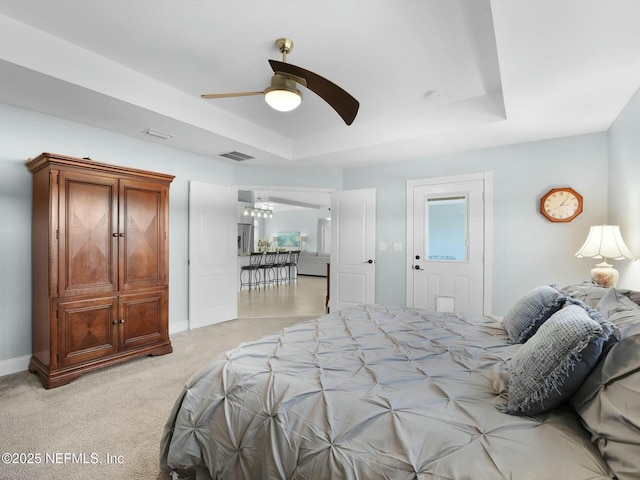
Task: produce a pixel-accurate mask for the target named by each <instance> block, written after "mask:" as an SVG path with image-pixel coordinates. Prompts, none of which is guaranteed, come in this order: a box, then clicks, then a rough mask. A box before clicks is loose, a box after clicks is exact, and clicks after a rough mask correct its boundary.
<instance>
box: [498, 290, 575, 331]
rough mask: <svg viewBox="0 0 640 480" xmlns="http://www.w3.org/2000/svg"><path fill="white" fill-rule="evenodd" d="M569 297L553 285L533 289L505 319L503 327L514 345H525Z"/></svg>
mask: <svg viewBox="0 0 640 480" xmlns="http://www.w3.org/2000/svg"><path fill="white" fill-rule="evenodd" d="M566 299H567V296H566V295H565V294H564V293H563V292H562V291H560V290H558V289H557V288H555V286H553V285H544V286H542V287H538V288H535V289H533V290H532V291H531V292H529V293H528V294H526V295H525V296H524V297H522V298H521V299H520V300H518V302H517V303H516V304H515V305H514V306H513V307H512V308H511V310H509V313H507V315H506V316H505V317H504V319H503V321H502V325H503V326H504V329H505V330H506V331H507V333H508V334H509V340H511V342H512V343H524V342H526V341H527V340H528V339H529V338H531V337H532V336H533V335H534V334H535V333H536V331H537V330H538V328H540V325H542V324H543V323H544V322H546V321H547V319H548V318H549V317H551V315H553V314H554V313H556V312H557V311H558V310H560V309H561V308H562V306H563V305H564V303H565V301H566Z"/></svg>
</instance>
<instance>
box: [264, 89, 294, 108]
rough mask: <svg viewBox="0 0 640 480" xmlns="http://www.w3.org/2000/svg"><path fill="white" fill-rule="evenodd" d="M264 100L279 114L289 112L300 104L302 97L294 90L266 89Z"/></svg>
mask: <svg viewBox="0 0 640 480" xmlns="http://www.w3.org/2000/svg"><path fill="white" fill-rule="evenodd" d="M264 99H265V101H266V102H267V103H268V104H269V106H270V107H271V108H273V109H274V110H278V111H279V112H290V111H291V110H295V109H296V108H298V107H299V106H300V104H301V103H302V95H301V94H300V92H299V91H298V90H296V89H293V90H288V89H287V90H285V89H273V90H271V89H267V91H266V93H265V94H264Z"/></svg>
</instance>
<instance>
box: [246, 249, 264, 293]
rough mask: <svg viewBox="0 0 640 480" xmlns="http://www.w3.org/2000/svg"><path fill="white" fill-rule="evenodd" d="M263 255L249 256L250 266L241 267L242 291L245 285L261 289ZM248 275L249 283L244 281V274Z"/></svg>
mask: <svg viewBox="0 0 640 480" xmlns="http://www.w3.org/2000/svg"><path fill="white" fill-rule="evenodd" d="M263 256H264V255H263V254H262V253H257V252H252V253H251V254H250V255H249V265H243V266H242V267H240V290H242V287H244V286H245V285H246V286H248V287H249V290H251V287H255V288H260V266H261V264H262V257H263ZM245 272H246V273H247V281H246V282H243V281H242V274H243V273H245Z"/></svg>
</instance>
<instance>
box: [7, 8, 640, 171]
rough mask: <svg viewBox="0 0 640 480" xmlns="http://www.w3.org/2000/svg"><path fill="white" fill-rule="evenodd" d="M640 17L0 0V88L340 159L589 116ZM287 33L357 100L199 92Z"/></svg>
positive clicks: (199, 139)
mask: <svg viewBox="0 0 640 480" xmlns="http://www.w3.org/2000/svg"><path fill="white" fill-rule="evenodd" d="M638 25H640V1H634V0H621V1H617V0H583V1H580V0H554V1H548V0H530V1H527V0H497V1H489V0H422V1H419V0H369V1H362V0H339V1H338V0H324V1H319V0H296V1H293V0H272V1H268V0H253V1H243V0H209V1H189V0H179V1H178V0H173V1H171V0H165V1H161V0H128V1H104V0H84V1H79V0H54V1H52V0H17V1H13V0H2V1H0V36H1V37H2V38H1V40H2V41H0V82H1V85H2V88H1V89H0V101H1V102H5V103H9V104H14V105H18V106H21V107H25V108H29V109H32V110H36V111H41V112H45V113H49V114H53V115H57V116H59V117H63V118H68V119H72V120H75V121H79V122H82V123H86V124H89V125H94V126H98V127H102V128H107V129H110V130H114V131H117V132H121V133H124V134H126V135H130V136H133V137H137V138H144V139H146V140H149V141H154V142H158V143H163V144H166V145H169V146H173V147H176V148H181V149H184V150H189V151H193V152H196V153H199V154H203V155H206V156H209V157H212V158H213V157H216V158H220V157H218V155H219V154H221V153H224V152H227V151H231V150H236V151H240V152H242V153H246V154H249V155H252V156H254V157H255V159H253V160H248V161H247V162H245V164H255V165H265V164H270V165H290V166H326V167H343V168H349V167H354V166H362V165H367V164H372V163H380V162H392V161H398V160H404V159H410V158H420V157H424V156H427V155H432V154H438V153H447V152H456V151H463V150H468V149H477V148H483V147H490V146H496V145H504V144H511V143H519V142H525V141H534V140H540V139H545V138H554V137H561V136H567V135H575V134H581V133H590V132H598V131H604V130H606V129H607V128H608V127H609V126H610V125H611V123H612V121H613V120H614V119H615V118H616V116H617V115H618V113H619V112H620V110H621V109H622V108H623V107H624V105H625V104H626V103H627V101H628V100H629V98H630V97H631V96H632V95H633V93H635V91H636V90H637V89H638V87H639V86H640V27H639V26H638ZM284 36H286V37H290V38H292V39H293V40H294V42H295V47H294V50H293V52H292V53H291V54H290V55H289V56H288V59H287V61H288V62H289V63H293V64H295V65H298V66H301V67H303V68H306V69H308V70H312V71H314V72H316V73H318V74H320V75H322V76H324V77H326V78H328V79H330V80H332V81H333V82H335V83H337V84H338V85H340V86H341V87H343V88H344V89H345V90H347V91H348V92H349V93H351V94H352V95H353V96H354V97H356V98H357V99H358V100H359V101H360V111H359V113H358V116H357V117H356V119H355V121H354V123H353V125H351V126H346V125H345V124H344V122H343V121H342V120H341V119H340V117H339V116H338V115H337V114H336V113H335V112H334V111H333V110H332V109H331V108H330V107H329V106H328V105H327V104H325V103H324V102H323V101H322V100H321V99H319V98H318V97H317V96H315V95H314V94H313V93H312V92H310V91H308V90H305V89H304V88H302V87H301V89H302V90H303V96H304V100H303V103H302V105H301V106H300V107H299V108H298V109H297V110H295V111H293V112H289V113H280V112H275V111H273V110H271V109H270V108H269V107H268V106H267V105H266V103H265V102H264V101H263V99H261V98H260V97H259V96H256V97H243V98H230V99H220V100H202V99H201V98H200V94H201V93H223V92H235V91H254V90H262V89H264V88H265V87H266V86H268V84H269V80H270V77H271V75H272V71H271V69H270V67H269V65H268V63H267V59H269V58H273V59H281V57H280V54H279V52H278V51H277V50H276V48H275V46H274V41H275V40H276V39H277V38H279V37H284ZM433 92H439V93H438V94H434V93H433ZM148 128H154V129H157V130H160V131H164V132H167V133H170V134H172V135H173V137H172V138H170V139H168V140H160V139H155V138H154V137H149V136H148V135H145V134H144V133H142V132H143V131H144V130H146V129H148Z"/></svg>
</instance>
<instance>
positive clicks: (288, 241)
mask: <svg viewBox="0 0 640 480" xmlns="http://www.w3.org/2000/svg"><path fill="white" fill-rule="evenodd" d="M278 247H285V248H298V247H300V232H278Z"/></svg>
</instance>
